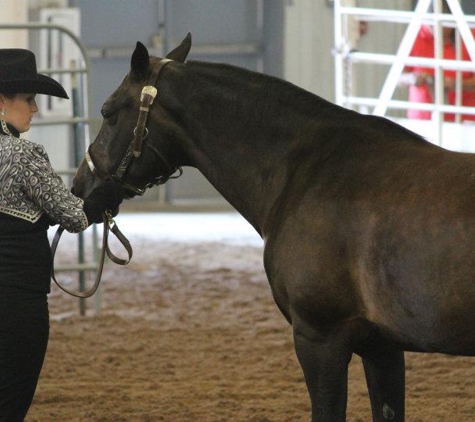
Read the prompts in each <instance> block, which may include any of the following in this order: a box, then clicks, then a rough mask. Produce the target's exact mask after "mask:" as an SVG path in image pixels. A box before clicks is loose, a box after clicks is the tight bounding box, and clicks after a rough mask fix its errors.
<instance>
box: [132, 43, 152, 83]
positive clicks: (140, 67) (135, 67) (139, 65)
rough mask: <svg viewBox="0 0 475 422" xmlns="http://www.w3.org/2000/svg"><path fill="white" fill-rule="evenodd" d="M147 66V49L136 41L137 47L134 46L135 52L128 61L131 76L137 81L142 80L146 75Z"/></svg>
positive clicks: (148, 62) (148, 58)
mask: <svg viewBox="0 0 475 422" xmlns="http://www.w3.org/2000/svg"><path fill="white" fill-rule="evenodd" d="M149 66H150V57H149V54H148V50H147V47H145V46H144V45H143V44H142V43H141V42H140V41H137V45H136V46H135V50H134V52H133V54H132V59H131V61H130V68H131V69H132V75H133V76H134V77H135V78H137V79H141V78H143V77H144V76H145V75H146V74H147V72H148V68H149Z"/></svg>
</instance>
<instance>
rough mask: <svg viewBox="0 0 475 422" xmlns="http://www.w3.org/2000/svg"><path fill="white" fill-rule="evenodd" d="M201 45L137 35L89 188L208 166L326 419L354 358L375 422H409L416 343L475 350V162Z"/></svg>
mask: <svg viewBox="0 0 475 422" xmlns="http://www.w3.org/2000/svg"><path fill="white" fill-rule="evenodd" d="M190 48H191V36H190V34H188V35H187V37H186V38H185V39H184V40H183V41H182V42H181V44H180V45H178V46H177V47H176V48H175V49H174V50H173V51H171V52H170V53H169V54H168V55H167V56H166V57H165V58H158V57H153V56H150V55H149V52H148V51H147V49H146V47H145V46H144V45H143V44H141V43H140V42H138V43H137V45H136V48H135V50H134V52H133V54H132V57H131V66H130V71H129V72H128V74H127V75H126V77H125V79H124V80H123V82H122V83H121V84H120V86H119V87H118V88H117V90H116V91H115V92H114V93H113V94H112V95H111V96H110V97H109V98H108V99H107V100H106V102H105V103H104V105H103V107H102V110H101V113H102V116H103V123H102V126H101V129H100V131H99V133H98V135H97V137H96V139H95V140H94V142H93V143H92V144H91V145H90V146H89V149H88V152H87V154H86V158H85V159H84V160H83V162H82V163H81V164H80V166H79V168H78V171H77V173H76V175H75V178H74V181H73V188H74V190H75V192H76V194H78V195H79V196H81V197H83V198H84V197H87V195H88V194H89V192H91V190H92V189H93V188H94V187H95V186H97V185H99V184H100V183H103V181H104V180H106V179H110V178H113V179H115V180H117V181H119V182H120V183H122V184H123V186H124V190H125V192H126V197H128V198H133V197H134V196H135V195H137V194H140V193H141V192H143V190H144V189H145V188H147V187H150V186H153V185H154V184H156V183H164V182H166V181H167V180H168V179H169V178H170V177H173V176H172V175H173V174H174V173H176V171H177V169H181V167H182V166H192V167H195V168H197V169H199V170H200V171H201V173H202V174H203V175H204V176H205V177H206V178H207V179H208V181H209V182H210V183H211V184H212V185H213V186H214V187H215V188H216V189H217V190H218V191H219V192H220V193H221V194H222V196H223V197H224V198H225V199H226V200H227V201H229V203H230V204H231V205H232V206H233V207H234V208H235V209H236V210H237V211H238V212H239V213H241V214H242V215H243V216H244V218H245V219H246V220H247V221H248V222H249V223H250V224H251V225H252V226H253V227H254V229H255V230H256V231H257V232H258V233H259V235H260V236H261V237H262V239H263V241H264V253H263V263H264V269H265V272H266V276H267V279H268V281H269V284H270V288H271V292H272V295H273V298H274V299H275V302H276V304H277V306H278V308H279V309H280V311H281V313H282V314H283V316H284V317H285V318H286V319H287V321H288V322H289V324H291V326H292V333H293V340H294V345H295V352H296V355H297V358H298V361H299V363H300V365H301V367H302V371H303V374H304V378H305V382H306V386H307V389H308V393H309V397H310V402H311V409H312V410H311V418H312V422H330V421H331V422H341V421H345V419H346V408H347V395H348V385H347V383H348V364H349V362H350V360H351V358H352V356H353V355H354V354H356V355H359V356H360V357H361V358H362V362H363V366H364V371H365V377H366V381H367V387H368V392H369V398H370V402H371V413H372V419H373V421H374V422H384V421H395V422H402V421H404V418H405V415H404V413H405V408H404V406H405V362H404V352H405V351H413V352H425V353H443V354H450V355H463V356H473V355H474V354H475V330H474V329H473V327H474V326H475V312H473V310H474V309H475V253H474V250H475V198H474V196H475V157H474V156H473V155H471V154H465V153H458V152H452V151H448V150H445V149H442V148H441V147H438V146H436V145H434V144H431V143H430V142H428V141H427V140H425V139H424V138H423V137H421V136H419V135H417V134H415V133H413V132H411V131H409V130H408V129H406V128H403V127H402V126H400V125H398V124H396V123H395V122H392V121H390V120H389V119H386V118H384V117H378V116H371V115H362V114H359V113H357V112H355V111H352V110H348V109H345V108H343V107H340V106H337V105H335V104H332V103H331V102H328V101H326V100H324V99H323V98H320V97H319V96H317V95H314V94H312V93H309V92H307V91H305V90H303V89H301V88H299V87H297V86H295V85H293V84H291V83H289V82H286V81H284V80H281V79H279V78H276V77H272V76H268V75H264V74H261V73H257V72H253V71H249V70H245V69H242V68H239V67H235V66H231V65H227V64H217V63H207V62H200V61H192V60H186V58H187V56H188V53H189V51H190ZM144 86H145V89H143V90H142V88H143V87H144ZM154 89H156V91H158V93H157V92H153V93H150V90H151V91H153V90H154ZM141 92H142V94H141ZM147 92H148V93H147ZM155 95H156V98H155ZM152 101H154V102H153V104H151V103H152ZM136 122H138V123H136ZM145 122H147V124H146V125H145Z"/></svg>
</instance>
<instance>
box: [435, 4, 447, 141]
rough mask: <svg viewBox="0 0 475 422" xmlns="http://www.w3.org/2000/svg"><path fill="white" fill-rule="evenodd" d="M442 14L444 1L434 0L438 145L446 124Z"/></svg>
mask: <svg viewBox="0 0 475 422" xmlns="http://www.w3.org/2000/svg"><path fill="white" fill-rule="evenodd" d="M441 13H442V0H434V14H435V15H436V16H437V18H436V16H434V58H435V59H436V64H435V72H434V74H435V78H434V104H435V106H436V107H435V111H434V112H433V113H432V121H433V122H434V123H435V126H436V128H437V131H436V137H435V141H436V142H437V144H438V145H442V124H443V122H444V113H442V112H441V111H440V106H441V105H443V104H444V102H445V101H444V100H445V98H444V71H443V69H442V66H441V65H440V62H439V60H442V59H443V58H444V36H443V27H442V22H441V20H440V14H441Z"/></svg>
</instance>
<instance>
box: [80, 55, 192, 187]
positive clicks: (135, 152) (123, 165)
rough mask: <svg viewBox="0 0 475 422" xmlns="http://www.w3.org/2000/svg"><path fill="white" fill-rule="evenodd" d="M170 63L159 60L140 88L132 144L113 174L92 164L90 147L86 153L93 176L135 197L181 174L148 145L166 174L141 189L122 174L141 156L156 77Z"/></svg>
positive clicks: (179, 170)
mask: <svg viewBox="0 0 475 422" xmlns="http://www.w3.org/2000/svg"><path fill="white" fill-rule="evenodd" d="M171 61H172V60H170V59H162V60H160V61H159V62H158V64H157V65H156V66H155V68H153V69H152V74H151V75H150V79H149V81H148V85H146V86H144V87H143V88H142V93H141V95H140V112H139V117H138V120H137V126H136V127H135V129H134V137H133V139H132V142H131V143H130V144H129V146H128V148H127V151H126V152H125V154H124V156H123V157H122V160H121V161H120V163H119V165H118V167H117V169H116V171H115V173H114V174H108V173H105V172H103V171H101V170H99V168H98V167H97V166H96V165H95V164H94V161H93V160H92V157H91V153H90V151H89V150H90V148H91V145H89V147H88V148H87V151H86V156H85V159H86V162H87V165H88V167H89V170H91V172H92V173H93V174H94V175H95V176H97V177H99V178H100V179H105V180H108V179H112V180H115V181H116V182H118V183H120V184H121V185H122V186H123V187H124V188H126V189H129V190H131V191H133V192H134V193H135V194H136V195H139V196H142V195H143V194H144V193H145V190H146V189H147V188H151V187H153V186H155V185H163V184H164V183H166V182H167V181H168V180H169V179H176V178H177V177H180V176H181V175H182V174H183V170H182V168H181V167H172V166H171V165H170V164H169V163H168V160H167V159H166V158H165V157H164V156H163V154H162V153H161V152H160V151H159V150H158V149H157V148H155V147H154V146H152V145H149V147H150V149H151V150H152V151H153V152H155V154H156V155H157V157H158V158H159V159H160V161H161V162H162V164H163V165H164V166H165V167H166V169H167V173H168V174H167V175H162V176H157V177H156V178H155V179H154V180H153V181H151V182H149V183H147V184H146V185H145V186H144V187H143V188H139V187H136V186H133V185H130V184H128V183H125V182H124V181H123V178H124V174H125V172H126V171H127V169H128V168H129V165H130V163H131V161H132V159H133V158H134V157H135V158H138V157H140V155H141V154H142V147H143V140H144V139H145V138H146V137H147V135H148V129H147V127H146V124H147V118H148V113H149V111H150V106H151V105H152V104H153V101H154V100H155V97H156V96H157V88H155V85H156V83H157V79H158V75H159V73H160V71H161V70H162V69H163V67H164V66H165V65H166V64H167V63H169V62H171ZM177 171H178V172H179V173H178V174H177V175H176V176H173V174H174V173H176V172H177Z"/></svg>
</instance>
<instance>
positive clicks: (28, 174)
mask: <svg viewBox="0 0 475 422" xmlns="http://www.w3.org/2000/svg"><path fill="white" fill-rule="evenodd" d="M24 152H25V155H24V157H23V158H22V160H24V163H23V165H24V168H25V171H24V174H23V177H24V178H25V180H24V186H25V195H26V196H27V197H28V198H29V199H30V200H31V201H32V202H33V203H35V204H36V205H37V206H38V207H39V208H40V209H42V210H43V211H44V212H46V214H47V215H48V217H49V218H50V219H51V220H53V221H54V222H55V223H57V224H60V225H61V226H62V227H64V228H65V229H66V230H67V231H69V232H71V233H77V232H80V231H82V230H85V229H86V228H87V227H88V226H89V223H88V221H87V217H86V214H85V213H84V210H83V207H84V201H83V200H82V199H81V198H78V197H77V196H74V195H73V194H72V193H71V191H70V190H69V189H68V188H67V187H66V185H65V184H64V182H63V180H62V178H61V177H60V176H59V175H58V174H56V173H55V171H54V170H53V168H52V166H51V163H50V161H49V158H48V155H47V153H46V151H45V150H44V148H43V147H42V146H40V145H37V144H33V143H31V149H30V150H29V151H24ZM29 155H30V156H31V159H29V158H28V156H29Z"/></svg>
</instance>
